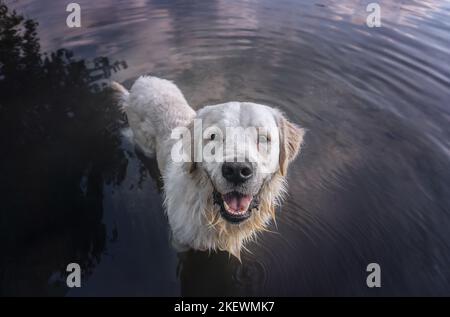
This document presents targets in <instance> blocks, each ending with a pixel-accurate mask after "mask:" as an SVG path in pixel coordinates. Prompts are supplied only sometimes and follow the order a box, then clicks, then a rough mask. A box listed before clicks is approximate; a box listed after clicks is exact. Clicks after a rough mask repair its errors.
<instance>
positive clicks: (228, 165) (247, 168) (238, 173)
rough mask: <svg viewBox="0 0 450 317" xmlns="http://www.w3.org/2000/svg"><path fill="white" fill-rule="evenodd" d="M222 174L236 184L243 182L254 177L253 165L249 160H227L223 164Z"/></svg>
mask: <svg viewBox="0 0 450 317" xmlns="http://www.w3.org/2000/svg"><path fill="white" fill-rule="evenodd" d="M222 175H223V177H224V178H225V179H226V180H228V181H230V182H232V183H234V184H241V183H243V182H245V181H246V180H248V179H249V178H250V177H252V175H253V166H252V164H250V163H248V162H242V163H240V162H225V163H223V164H222Z"/></svg>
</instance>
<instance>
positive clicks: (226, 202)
mask: <svg viewBox="0 0 450 317" xmlns="http://www.w3.org/2000/svg"><path fill="white" fill-rule="evenodd" d="M214 202H215V203H216V204H218V205H219V206H220V214H221V215H222V217H223V218H224V219H225V220H227V221H229V222H231V223H240V222H242V221H244V220H245V219H247V218H249V217H250V215H251V212H252V209H254V208H258V200H257V199H256V198H255V197H253V196H252V195H246V194H242V193H240V192H237V191H232V192H228V193H226V194H221V193H219V192H217V191H214Z"/></svg>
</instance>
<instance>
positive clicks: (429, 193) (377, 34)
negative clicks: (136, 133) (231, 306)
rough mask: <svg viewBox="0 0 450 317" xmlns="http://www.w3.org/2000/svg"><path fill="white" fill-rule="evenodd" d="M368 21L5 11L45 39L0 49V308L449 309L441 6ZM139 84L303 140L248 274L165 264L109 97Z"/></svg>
mask: <svg viewBox="0 0 450 317" xmlns="http://www.w3.org/2000/svg"><path fill="white" fill-rule="evenodd" d="M369 2H371V1H362V0H361V1H358V0H354V1H325V0H324V1H300V0H299V1H273V0H267V1H230V0H217V1H159V0H147V1H145V0H140V1H112V0H111V1H107V0H101V1H84V0H83V1H81V0H80V1H78V3H79V4H80V5H81V9H82V27H81V28H79V29H69V28H67V27H66V26H65V20H66V16H67V13H66V12H65V3H64V2H60V1H58V2H55V1H49V0H40V1H33V0H29V1H18V0H16V1H6V4H7V5H8V7H9V8H10V9H16V10H17V12H18V14H23V15H24V16H25V17H26V18H28V19H33V20H35V21H36V22H38V23H39V26H38V27H37V34H35V35H34V34H33V32H31V31H30V32H28V35H27V36H28V39H30V38H35V39H36V41H35V42H33V41H22V40H21V38H20V37H19V38H14V37H12V36H11V34H9V35H8V36H9V37H3V39H2V37H0V40H1V41H3V42H2V46H1V54H2V55H1V57H0V58H1V60H0V62H2V63H0V64H3V65H6V66H8V67H6V66H5V67H3V68H0V69H1V71H2V74H1V75H0V96H1V99H0V123H1V124H0V126H1V128H0V141H1V149H2V164H1V166H0V173H1V175H2V181H1V182H0V186H1V190H0V192H1V193H2V196H3V197H2V198H1V201H2V203H1V215H0V217H1V218H0V219H1V223H0V238H1V239H0V240H1V242H0V243H1V244H2V256H1V260H0V261H1V262H0V270H1V271H0V283H1V284H0V293H1V294H5V295H24V294H26V295H29V294H34V295H69V296H74V295H83V296H84V295H87V296H92V295H145V296H151V295H163V296H165V295H181V294H182V295H450V185H449V183H450V108H449V107H450V106H449V105H450V77H449V76H450V2H449V1H442V0H426V1H395V2H394V1H384V0H383V1H378V3H379V4H380V5H381V10H382V11H381V22H382V27H381V28H368V27H367V26H366V24H365V20H366V15H367V13H366V11H365V8H366V5H367V4H368V3H369ZM1 19H3V20H0V22H1V23H2V24H1V27H2V28H1V32H2V35H4V34H6V33H7V31H8V30H10V29H11V28H12V26H11V25H13V24H14V23H12V22H11V21H9V20H8V21H9V22H8V23H9V24H7V23H6V22H5V21H6V18H5V16H1ZM11 23H12V24H11ZM20 23H22V25H23V24H24V23H25V22H24V21H22V22H20ZM32 29H33V28H32V27H31V30H32ZM0 36H1V35H0ZM4 36H6V35H4ZM24 36H25V35H24ZM37 38H39V40H37ZM21 41H22V42H21ZM11 43H19V44H18V46H17V45H16V46H14V44H11ZM27 43H31V44H33V43H35V44H36V45H27ZM38 44H40V49H39V46H38ZM17 47H21V50H22V51H23V52H25V53H26V54H25V53H24V54H25V55H24V56H25V57H21V56H19V55H20V54H19V55H18V54H16V53H17ZM61 48H64V49H66V51H59V53H55V52H57V50H58V49H61ZM39 52H40V53H39ZM45 52H46V53H47V54H46V55H44V53H45ZM52 52H53V55H52ZM99 57H104V58H103V59H99ZM44 58H47V62H46V63H43V62H40V60H42V59H44ZM148 73H150V74H153V75H157V76H160V77H164V78H168V79H171V80H174V81H175V83H176V84H177V85H179V87H180V88H181V90H182V91H183V92H184V94H185V95H186V98H187V100H188V101H189V103H190V104H191V105H192V106H193V107H194V108H199V107H201V106H202V105H205V104H213V103H219V102H225V101H229V100H242V101H244V100H247V101H254V102H259V103H264V104H268V105H272V106H277V107H279V108H281V109H282V110H283V111H285V112H286V113H287V115H288V116H289V117H290V118H291V120H292V121H293V122H296V123H300V124H301V125H303V126H304V127H306V128H307V129H308V133H307V136H306V140H305V142H306V143H305V147H304V149H303V152H302V154H301V157H300V158H299V159H298V160H297V161H296V162H295V163H294V164H293V165H292V167H291V169H290V172H289V173H290V174H289V184H290V191H289V193H290V195H289V198H288V199H287V201H286V202H285V204H284V205H283V207H282V208H281V209H280V210H279V212H278V218H277V226H272V227H271V230H272V231H274V233H264V234H263V235H261V237H260V239H259V240H258V242H257V243H253V244H250V245H249V246H248V248H249V250H250V251H251V253H250V252H246V253H244V255H243V262H242V264H239V263H238V262H237V261H236V260H234V259H233V258H231V259H230V258H229V257H228V255H227V254H224V253H218V254H211V255H208V254H207V253H202V252H188V253H185V254H177V253H176V252H175V251H174V250H173V249H172V248H171V247H170V243H169V237H168V224H167V220H166V218H165V216H164V213H163V208H162V205H161V193H160V186H161V184H160V182H159V181H158V173H157V170H156V166H155V162H154V161H151V160H147V159H145V158H143V157H142V156H140V155H139V154H138V153H136V152H135V151H134V149H133V148H132V147H131V146H130V145H127V144H126V143H125V142H124V141H123V140H122V137H121V134H120V129H121V128H123V127H126V122H124V118H123V117H122V116H121V115H120V114H119V113H118V111H117V110H116V109H115V107H114V105H113V103H112V101H111V98H110V95H109V92H108V91H107V90H102V89H101V88H102V86H103V85H104V84H105V83H106V82H107V81H108V80H109V79H111V78H112V79H114V80H117V81H121V82H125V85H128V86H129V85H130V84H131V83H132V81H133V80H134V79H135V78H136V77H137V76H139V75H142V74H148ZM70 262H77V263H80V264H81V265H82V269H83V272H84V275H83V281H82V287H81V288H80V289H71V290H69V289H68V288H67V287H65V274H66V273H65V267H66V265H67V264H68V263H70ZM371 262H376V263H379V264H380V266H381V270H382V287H381V288H379V289H369V288H367V286H366V276H367V274H368V273H367V272H366V266H367V264H369V263H371Z"/></svg>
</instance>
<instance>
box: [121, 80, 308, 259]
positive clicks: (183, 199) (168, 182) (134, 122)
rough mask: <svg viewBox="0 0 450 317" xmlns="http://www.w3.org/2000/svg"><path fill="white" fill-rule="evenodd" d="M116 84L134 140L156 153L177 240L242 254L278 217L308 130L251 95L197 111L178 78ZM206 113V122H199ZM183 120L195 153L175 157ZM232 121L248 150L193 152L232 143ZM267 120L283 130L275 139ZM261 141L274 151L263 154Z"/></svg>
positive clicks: (188, 150) (200, 247)
mask: <svg viewBox="0 0 450 317" xmlns="http://www.w3.org/2000/svg"><path fill="white" fill-rule="evenodd" d="M112 88H113V89H114V90H115V91H116V92H117V93H118V95H119V104H120V105H121V107H122V109H123V111H125V113H126V115H127V117H128V122H129V125H130V127H131V130H132V131H133V138H134V141H135V143H136V144H137V145H138V147H139V148H140V149H141V150H142V151H143V152H144V153H145V154H146V155H147V156H154V155H156V159H157V162H158V167H159V169H160V172H161V175H162V177H163V180H164V194H165V207H166V211H167V215H168V219H169V223H170V227H171V230H172V239H173V242H174V244H175V245H176V246H177V247H178V249H181V248H183V247H184V248H193V249H197V250H216V249H219V250H225V251H228V252H229V253H231V254H233V255H234V256H236V257H237V258H240V251H241V249H242V247H243V244H244V243H245V242H246V241H247V240H250V239H252V238H253V237H254V236H255V233H256V232H258V231H260V230H264V229H265V228H266V226H267V225H268V223H269V222H270V219H272V218H273V219H274V217H275V207H276V206H277V205H278V204H279V203H280V201H281V198H282V196H283V194H284V193H285V189H286V187H285V186H286V179H285V175H286V172H287V167H288V164H289V163H290V162H291V161H292V160H293V159H294V158H295V157H296V156H297V154H298V152H299V150H300V146H301V144H302V141H303V136H304V130H303V129H302V128H299V127H297V126H296V125H294V124H292V123H290V122H289V121H288V120H286V118H285V117H284V116H283V115H282V113H281V112H280V111H278V110H277V109H274V108H270V107H267V106H264V105H259V104H255V103H249V102H228V103H224V104H219V105H214V106H206V107H204V108H202V109H200V110H199V111H197V112H195V111H194V110H193V109H192V108H191V107H190V106H189V105H188V103H187V102H186V99H185V98H184V96H183V94H182V93H181V92H180V90H179V89H178V87H177V86H176V85H174V84H173V83H172V82H170V81H167V80H164V79H159V78H156V77H140V78H139V79H138V80H136V82H135V83H134V84H133V86H132V88H131V90H130V92H128V91H127V90H126V89H125V88H124V87H123V86H121V85H120V84H118V83H112ZM200 120H201V126H198V125H196V124H195V123H196V122H198V121H200ZM180 127H184V128H185V129H186V130H188V132H189V131H190V132H191V134H190V136H189V138H188V140H189V141H188V143H189V144H186V141H185V140H184V141H183V142H182V143H181V144H182V153H185V154H186V153H188V155H187V158H189V160H183V161H180V160H179V159H174V152H176V151H174V149H175V145H176V144H180V142H179V140H176V139H174V133H173V132H174V131H175V130H176V129H179V128H180ZM211 127H214V128H213V129H212V128H211ZM230 127H235V128H237V127H239V128H241V129H243V130H240V131H243V134H242V135H239V136H238V138H237V139H236V138H235V139H234V140H237V142H238V143H239V142H242V143H243V142H244V140H246V141H245V143H246V144H247V147H245V151H243V150H242V149H238V150H236V149H233V148H234V147H232V148H231V149H229V147H227V149H226V150H225V151H223V147H220V146H218V147H216V148H214V150H213V151H212V152H213V155H215V154H217V153H218V152H216V153H214V152H215V151H219V149H221V150H222V151H221V153H220V154H221V155H222V156H223V160H208V161H206V160H198V159H194V156H195V154H196V153H199V152H201V150H199V149H201V148H204V149H207V148H208V147H209V149H211V144H216V143H217V142H219V143H217V144H219V145H221V144H223V143H221V142H223V141H225V140H226V142H227V143H228V141H229V135H228V133H224V132H223V131H225V130H227V129H228V128H230ZM249 127H258V129H257V130H255V129H253V130H251V129H250V130H248V131H257V132H256V133H247V128H249ZM261 127H263V128H265V129H267V130H271V131H273V130H276V132H277V133H276V134H275V135H276V137H275V139H270V135H269V136H267V134H263V135H260V134H258V133H259V132H258V131H260V130H261V129H260V128H261ZM196 130H200V131H196ZM215 142H216V143H215ZM231 143H232V142H231ZM261 144H265V145H266V146H267V145H268V146H269V147H270V148H271V150H274V151H272V152H271V154H270V155H269V154H267V153H266V152H264V153H261V151H260V146H261ZM191 148H192V151H191ZM274 153H275V155H274ZM184 158H185V159H186V157H184Z"/></svg>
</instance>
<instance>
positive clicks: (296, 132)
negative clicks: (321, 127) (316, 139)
mask: <svg viewBox="0 0 450 317" xmlns="http://www.w3.org/2000/svg"><path fill="white" fill-rule="evenodd" d="M278 127H279V130H280V158H279V164H280V173H281V175H282V176H284V175H286V172H287V168H288V165H289V163H290V162H292V161H293V160H294V159H295V157H296V156H297V154H298V153H299V151H300V147H301V145H302V143H303V136H304V135H305V129H302V128H300V127H298V126H297V125H295V124H293V123H291V122H289V121H288V120H287V119H286V118H284V117H283V116H282V115H281V116H280V119H279V121H278Z"/></svg>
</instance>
